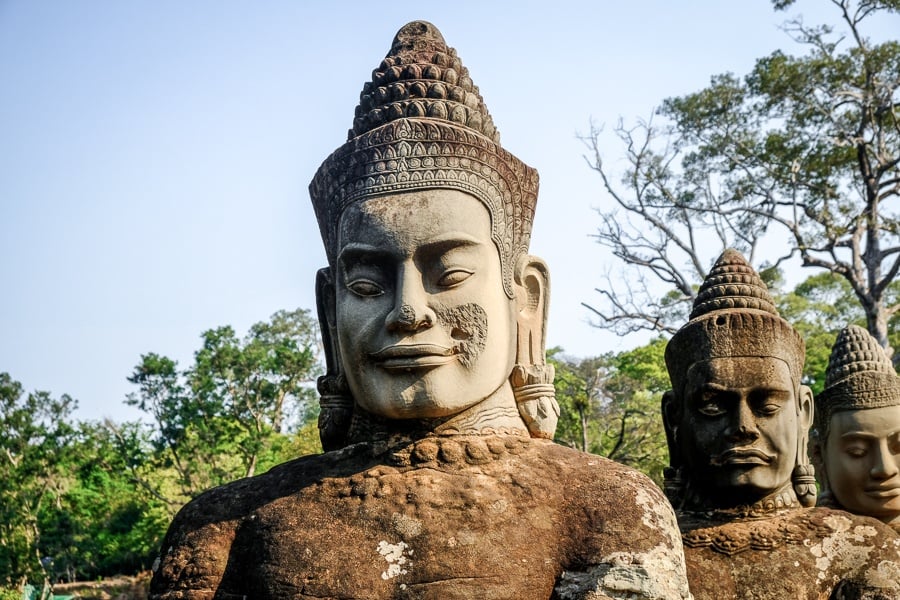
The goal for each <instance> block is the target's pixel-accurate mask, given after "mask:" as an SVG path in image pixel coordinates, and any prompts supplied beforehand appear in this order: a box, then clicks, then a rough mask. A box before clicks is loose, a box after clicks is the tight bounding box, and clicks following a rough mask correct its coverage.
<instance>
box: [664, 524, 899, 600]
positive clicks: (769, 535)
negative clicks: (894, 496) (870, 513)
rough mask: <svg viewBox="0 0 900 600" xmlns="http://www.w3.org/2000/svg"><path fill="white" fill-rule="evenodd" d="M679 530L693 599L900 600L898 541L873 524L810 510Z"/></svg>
mask: <svg viewBox="0 0 900 600" xmlns="http://www.w3.org/2000/svg"><path fill="white" fill-rule="evenodd" d="M679 523H680V525H681V528H682V532H683V539H684V544H685V558H686V560H687V566H688V577H689V579H690V585H691V591H692V593H693V594H694V597H695V598H698V599H702V598H710V599H712V598H716V599H722V598H761V599H764V598H765V599H767V598H773V599H774V598H796V599H810V600H812V599H819V598H900V590H898V588H897V582H900V538H898V537H897V536H896V535H893V532H892V531H891V530H890V529H889V528H887V527H885V526H884V525H883V524H882V523H880V522H878V521H875V520H873V519H868V518H865V517H860V516H857V515H851V514H849V513H846V512H844V511H837V510H831V509H828V508H819V507H816V508H796V509H787V510H781V511H774V512H772V513H771V514H770V515H768V516H766V517H763V518H758V519H732V520H725V521H723V520H721V519H720V518H716V517H715V516H712V515H709V516H707V515H700V514H696V513H694V514H692V513H681V514H679ZM839 590H840V591H841V593H842V594H843V595H835V594H838V591H839Z"/></svg>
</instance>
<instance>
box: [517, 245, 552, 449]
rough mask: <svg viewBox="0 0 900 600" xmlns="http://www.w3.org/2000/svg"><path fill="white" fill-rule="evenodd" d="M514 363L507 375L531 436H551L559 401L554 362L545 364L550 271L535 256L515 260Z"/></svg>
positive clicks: (520, 413)
mask: <svg viewBox="0 0 900 600" xmlns="http://www.w3.org/2000/svg"><path fill="white" fill-rule="evenodd" d="M515 283H516V285H515V290H516V309H517V310H516V325H517V327H516V364H515V366H514V367H513V370H512V373H511V374H510V376H509V381H510V383H511V384H512V389H513V394H514V395H515V397H516V406H517V407H518V409H519V415H520V416H521V417H522V421H524V423H525V426H526V427H527V428H528V432H529V433H530V434H531V437H535V438H544V439H553V435H554V433H555V432H556V423H557V421H558V420H559V404H558V403H557V402H556V395H555V390H554V388H553V375H554V372H553V365H552V364H547V358H546V355H545V349H546V342H547V313H548V311H549V308H550V273H549V271H548V270H547V265H546V263H544V261H542V260H541V259H539V258H537V257H534V256H523V257H522V258H520V259H519V261H518V262H517V263H516V270H515Z"/></svg>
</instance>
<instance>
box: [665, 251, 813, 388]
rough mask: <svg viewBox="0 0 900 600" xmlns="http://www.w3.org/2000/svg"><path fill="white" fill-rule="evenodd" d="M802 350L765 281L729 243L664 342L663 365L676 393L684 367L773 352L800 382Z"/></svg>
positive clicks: (798, 336) (682, 378) (796, 336)
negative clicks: (687, 312)
mask: <svg viewBox="0 0 900 600" xmlns="http://www.w3.org/2000/svg"><path fill="white" fill-rule="evenodd" d="M805 350H806V345H805V344H804V342H803V338H801V337H800V334H798V333H797V331H796V330H795V329H794V328H793V327H791V324H790V323H788V322H787V321H785V320H784V319H783V318H781V315H779V314H778V310H777V309H776V308H775V303H774V302H773V301H772V297H771V296H770V295H769V290H768V288H767V287H766V284H765V283H764V282H763V280H762V279H760V277H759V275H758V274H757V273H756V271H754V270H753V267H751V266H750V265H749V264H748V263H747V260H746V259H745V258H744V257H743V255H742V254H741V253H740V252H738V251H737V250H734V249H731V248H729V249H728V250H725V252H723V253H722V255H721V256H720V257H719V259H718V260H717V261H716V264H715V265H713V268H712V270H711V271H710V272H709V275H707V276H706V279H705V280H704V281H703V285H702V286H700V291H699V292H698V293H697V298H696V300H695V301H694V309H693V310H692V311H691V316H690V321H689V322H688V323H687V324H686V325H684V326H683V327H682V328H681V329H679V330H678V332H676V333H675V335H674V336H672V339H671V340H670V341H669V344H668V345H667V346H666V367H667V368H668V370H669V377H670V378H671V380H672V387H673V389H674V390H675V391H676V392H677V393H678V394H681V393H682V391H683V386H684V382H685V375H686V373H687V370H688V368H689V367H690V366H691V365H692V364H694V363H695V362H697V361H700V360H709V359H711V358H721V357H732V356H774V357H776V358H780V359H782V360H784V361H785V362H786V363H787V364H788V367H789V368H790V370H791V376H792V377H793V379H794V381H800V376H801V374H802V371H803V362H804V356H805V354H804V353H805Z"/></svg>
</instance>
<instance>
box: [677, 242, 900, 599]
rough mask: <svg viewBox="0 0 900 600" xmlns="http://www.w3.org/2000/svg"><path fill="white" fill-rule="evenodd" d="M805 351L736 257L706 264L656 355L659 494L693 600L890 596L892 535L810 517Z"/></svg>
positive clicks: (898, 586)
mask: <svg viewBox="0 0 900 600" xmlns="http://www.w3.org/2000/svg"><path fill="white" fill-rule="evenodd" d="M804 351H805V345H804V343H803V340H802V339H801V338H800V336H799V334H798V333H797V332H796V331H795V330H794V329H793V328H792V327H791V326H790V324H788V323H787V321H785V320H784V319H782V318H781V316H780V315H779V314H778V312H777V310H776V308H775V306H774V304H773V302H772V299H771V297H770V296H769V293H768V290H767V289H766V286H765V284H764V283H763V282H762V280H761V279H760V278H759V276H758V275H757V274H756V272H755V271H754V270H753V269H752V268H751V267H750V265H748V264H747V262H746V260H745V259H744V257H743V256H741V254H740V253H739V252H737V251H735V250H726V251H725V252H724V253H723V254H722V256H721V257H720V258H719V259H718V261H717V262H716V264H715V265H714V267H713V269H712V270H711V271H710V273H709V275H708V276H707V278H706V280H705V281H704V282H703V285H702V286H701V288H700V290H699V292H698V295H697V299H696V301H695V302H694V308H693V311H692V313H691V315H690V321H689V322H688V323H687V324H686V325H684V326H683V327H682V328H681V329H680V330H678V332H677V333H676V334H675V335H674V336H673V337H672V339H671V340H670V341H669V344H668V346H667V347H666V353H665V359H666V367H667V369H668V371H669V377H670V379H671V382H672V390H671V391H670V392H667V393H666V395H665V396H664V398H663V406H662V409H663V421H664V423H665V428H666V435H667V441H668V444H669V455H670V461H671V462H670V464H671V466H670V467H669V468H667V470H666V473H665V477H666V481H665V487H666V493H667V495H668V496H669V499H670V500H671V501H672V503H673V505H674V506H675V509H676V514H677V516H678V521H679V525H680V527H681V532H682V540H683V542H684V546H685V560H686V561H687V567H688V580H689V582H690V586H691V592H692V593H693V594H694V596H695V598H697V599H698V600H706V599H713V598H715V599H721V598H735V599H750V598H753V599H756V600H765V599H782V598H792V599H797V598H800V599H802V598H809V599H814V598H815V599H819V598H900V539H898V538H897V536H896V535H894V532H893V531H892V530H891V529H890V528H889V527H887V526H886V525H884V524H883V523H880V522H878V521H876V520H874V519H870V518H866V517H860V516H856V515H851V514H849V513H846V512H843V511H838V510H832V509H829V508H810V506H811V505H812V504H814V502H815V482H814V479H813V473H812V468H811V466H810V465H809V464H808V460H807V454H806V443H807V441H806V435H807V430H808V428H809V426H810V424H811V422H812V417H813V398H812V393H811V391H810V390H809V388H808V387H806V386H804V385H802V384H801V373H802V368H803V362H804Z"/></svg>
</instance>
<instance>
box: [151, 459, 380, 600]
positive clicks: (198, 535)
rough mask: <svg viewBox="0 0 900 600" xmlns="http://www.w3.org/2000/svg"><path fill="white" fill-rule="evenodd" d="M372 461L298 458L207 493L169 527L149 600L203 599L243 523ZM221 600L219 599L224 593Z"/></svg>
mask: <svg viewBox="0 0 900 600" xmlns="http://www.w3.org/2000/svg"><path fill="white" fill-rule="evenodd" d="M368 460H370V457H369V456H367V455H365V454H364V453H361V452H359V451H358V450H357V449H354V448H352V447H351V448H348V449H345V450H339V451H336V452H328V453H325V454H317V455H311V456H304V457H300V458H297V459H294V460H291V461H288V462H286V463H282V464H280V465H277V466H275V467H273V468H272V469H271V470H269V471H267V472H266V473H263V474H260V475H256V476H254V477H247V478H244V479H239V480H237V481H233V482H231V483H228V484H225V485H221V486H219V487H216V488H213V489H210V490H207V491H206V492H203V493H202V494H200V495H199V496H197V497H196V498H194V499H193V500H191V501H190V502H188V503H187V504H185V505H184V506H183V507H182V508H181V510H179V511H178V514H176V515H175V518H174V519H173V520H172V524H171V525H170V526H169V530H168V531H167V532H166V535H165V537H164V538H163V542H162V545H161V548H160V555H159V557H158V558H157V560H156V562H155V564H154V565H153V579H152V581H151V585H150V598H151V600H176V599H177V600H180V599H182V598H184V599H187V598H190V599H191V600H204V599H206V598H212V597H213V595H214V594H215V593H216V590H217V589H218V588H219V587H220V583H221V581H222V577H223V575H224V573H225V570H226V567H227V565H228V559H229V556H230V554H231V547H232V544H233V543H234V539H235V537H236V535H237V532H238V530H239V528H240V526H241V524H242V523H243V522H244V521H245V520H246V519H252V518H255V515H256V513H257V510H258V509H259V508H261V507H263V506H265V505H267V504H268V503H270V502H272V501H273V500H274V499H277V498H280V497H283V496H287V495H290V494H292V493H296V492H299V491H300V490H302V489H304V488H305V487H307V486H309V485H311V484H313V483H314V482H315V481H317V480H319V479H321V478H322V477H324V476H328V475H329V474H335V473H343V472H346V471H347V470H350V471H352V470H354V469H355V468H357V466H356V465H358V464H359V463H361V462H363V463H364V462H366V461H368ZM220 596H221V594H220Z"/></svg>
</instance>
